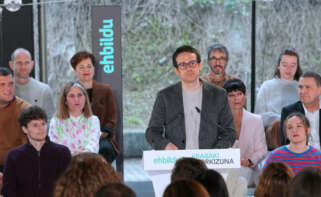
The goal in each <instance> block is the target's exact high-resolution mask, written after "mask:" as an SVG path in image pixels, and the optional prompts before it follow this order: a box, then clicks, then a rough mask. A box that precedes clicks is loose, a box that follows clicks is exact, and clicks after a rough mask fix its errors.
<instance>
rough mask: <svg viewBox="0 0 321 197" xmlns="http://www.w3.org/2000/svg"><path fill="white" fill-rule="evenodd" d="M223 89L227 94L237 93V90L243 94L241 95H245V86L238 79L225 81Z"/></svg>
mask: <svg viewBox="0 0 321 197" xmlns="http://www.w3.org/2000/svg"><path fill="white" fill-rule="evenodd" d="M223 88H224V89H225V90H226V92H227V93H230V92H233V91H237V90H239V91H241V92H243V94H245V93H246V87H245V84H244V83H243V81H242V80H240V79H230V80H228V81H226V82H225V83H224V85H223Z"/></svg>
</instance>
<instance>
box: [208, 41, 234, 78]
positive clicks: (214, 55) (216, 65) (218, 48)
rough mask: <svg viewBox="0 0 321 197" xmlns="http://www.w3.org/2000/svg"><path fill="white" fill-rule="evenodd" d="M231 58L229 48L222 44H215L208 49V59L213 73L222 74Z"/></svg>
mask: <svg viewBox="0 0 321 197" xmlns="http://www.w3.org/2000/svg"><path fill="white" fill-rule="evenodd" d="M228 60H229V53H228V50H227V48H226V47H225V46H224V45H222V44H218V43H217V44H214V45H212V46H210V47H209V49H208V51H207V61H208V65H209V66H210V69H211V71H212V73H214V74H215V75H222V74H224V73H225V69H226V66H227V63H228Z"/></svg>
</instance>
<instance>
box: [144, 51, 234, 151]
mask: <svg viewBox="0 0 321 197" xmlns="http://www.w3.org/2000/svg"><path fill="white" fill-rule="evenodd" d="M173 65H174V71H175V73H176V75H178V76H179V78H180V79H181V81H180V82H178V83H176V84H174V85H171V86H169V87H167V88H165V89H163V90H161V91H160V92H158V95H157V98H156V101H155V104H154V108H153V111H152V114H151V118H150V121H149V125H148V128H147V130H146V139H147V141H148V142H149V143H150V144H151V146H152V147H153V149H156V150H164V149H165V150H177V149H211V148H229V147H231V146H232V145H233V143H234V141H235V138H236V132H235V129H234V123H233V116H232V113H231V109H230V107H229V104H228V100H227V96H226V92H225V90H223V89H221V88H219V87H216V86H213V85H210V84H208V83H206V82H205V81H203V80H201V79H200V78H199V75H200V71H201V69H202V63H201V57H200V54H199V52H198V51H197V50H196V49H195V48H193V47H191V46H181V47H179V48H178V49H176V51H175V52H174V54H173Z"/></svg>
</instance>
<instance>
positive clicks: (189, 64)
mask: <svg viewBox="0 0 321 197" xmlns="http://www.w3.org/2000/svg"><path fill="white" fill-rule="evenodd" d="M198 63H199V62H198V61H197V60H191V61H189V62H182V63H179V64H177V67H178V68H179V69H180V70H186V69H187V67H190V68H196V66H198Z"/></svg>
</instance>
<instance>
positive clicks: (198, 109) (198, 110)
mask: <svg viewBox="0 0 321 197" xmlns="http://www.w3.org/2000/svg"><path fill="white" fill-rule="evenodd" d="M195 109H196V111H197V112H198V113H199V114H200V113H201V110H200V108H198V107H197V106H196V107H195Z"/></svg>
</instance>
